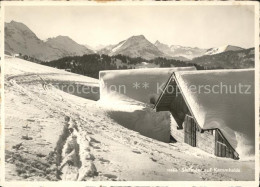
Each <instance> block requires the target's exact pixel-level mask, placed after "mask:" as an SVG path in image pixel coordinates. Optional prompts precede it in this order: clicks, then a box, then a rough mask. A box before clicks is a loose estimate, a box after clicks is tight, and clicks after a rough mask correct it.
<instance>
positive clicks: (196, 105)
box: [155, 69, 255, 155]
mask: <svg viewBox="0 0 260 187" xmlns="http://www.w3.org/2000/svg"><path fill="white" fill-rule="evenodd" d="M174 81H176V83H177V87H178V88H176V89H179V91H177V93H179V94H182V96H183V98H184V100H185V102H186V105H187V106H188V108H189V110H190V112H191V114H192V116H193V117H194V119H195V121H196V122H197V124H198V125H199V126H200V127H201V128H202V129H220V130H221V132H222V133H223V135H224V136H225V138H226V139H227V140H228V141H229V143H230V144H231V145H232V147H234V148H235V149H236V151H237V152H238V153H239V154H240V155H241V154H243V153H244V154H245V153H249V154H250V153H252V154H253V153H254V145H255V104H254V102H255V92H254V70H253V69H246V70H207V71H182V72H174V73H173V74H172V76H171V77H170V78H169V80H168V82H167V84H166V86H165V88H164V90H163V92H162V93H161V95H160V97H159V98H158V100H157V102H156V104H155V108H157V107H167V106H168V105H170V103H171V97H172V98H173V97H174V95H170V96H169V93H168V94H167V92H169V91H170V90H171V89H175V88H171V89H169V88H170V87H171V86H172V85H174V84H173V82H174Z"/></svg>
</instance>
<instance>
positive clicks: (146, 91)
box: [99, 66, 196, 103]
mask: <svg viewBox="0 0 260 187" xmlns="http://www.w3.org/2000/svg"><path fill="white" fill-rule="evenodd" d="M193 70H196V68H195V67H193V66H192V67H172V68H145V69H128V70H106V71H100V73H99V80H100V98H101V99H103V98H104V97H106V96H109V95H111V94H113V92H117V93H119V94H122V95H125V96H127V97H129V98H132V99H135V100H137V101H140V102H143V103H150V100H151V98H153V99H155V100H156V99H157V98H158V97H159V95H160V93H161V89H162V88H163V87H164V85H165V82H166V81H167V79H168V78H169V76H170V75H171V74H172V73H173V72H177V71H193Z"/></svg>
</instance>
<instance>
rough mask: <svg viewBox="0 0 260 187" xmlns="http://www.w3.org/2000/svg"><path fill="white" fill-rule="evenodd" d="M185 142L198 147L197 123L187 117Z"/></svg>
mask: <svg viewBox="0 0 260 187" xmlns="http://www.w3.org/2000/svg"><path fill="white" fill-rule="evenodd" d="M184 142H185V143H187V144H189V145H191V146H193V147H196V123H195V121H194V119H193V118H192V117H190V116H187V115H186V117H185V122H184Z"/></svg>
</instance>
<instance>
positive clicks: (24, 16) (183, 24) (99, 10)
mask: <svg viewBox="0 0 260 187" xmlns="http://www.w3.org/2000/svg"><path fill="white" fill-rule="evenodd" d="M11 20H15V21H18V22H22V23H24V24H26V25H27V26H28V27H29V28H30V29H31V30H32V31H33V32H34V33H35V34H36V35H37V36H38V37H39V38H40V39H42V40H45V39H47V38H49V37H55V36H58V35H64V36H69V37H71V38H72V39H73V40H75V41H76V42H78V43H80V44H87V45H90V46H97V45H99V44H102V45H107V44H116V43H118V42H120V41H122V40H125V39H126V38H128V37H130V36H132V35H140V34H143V35H144V36H145V37H146V38H147V39H148V40H149V41H151V42H155V41H156V40H159V41H160V42H163V43H166V44H168V45H183V46H192V47H202V48H210V47H218V46H223V45H226V44H231V45H237V46H241V47H245V48H249V47H253V46H254V7H253V6H147V5H146V6H119V5H117V6H111V5H110V6H109V5H105V6H104V5H102V6H81V7H79V6H74V7H68V6H66V7H58V6H55V7H50V6H45V7H42V6H41V7H33V6H31V7H18V6H17V7H16V6H12V7H6V9H5V21H6V22H10V21H11Z"/></svg>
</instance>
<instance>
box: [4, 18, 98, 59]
mask: <svg viewBox="0 0 260 187" xmlns="http://www.w3.org/2000/svg"><path fill="white" fill-rule="evenodd" d="M5 53H10V54H15V53H21V54H22V55H28V56H30V57H33V58H36V59H39V60H41V61H51V60H56V59H59V58H62V57H65V56H82V55H85V54H92V53H94V51H92V50H90V49H88V48H87V47H85V46H83V45H80V44H78V43H76V42H75V41H73V40H72V39H71V38H69V37H67V36H57V37H55V38H49V39H47V40H46V41H43V40H40V39H39V38H38V37H37V36H36V34H35V33H34V32H32V31H31V30H30V29H29V28H28V27H27V26H26V25H24V24H23V23H19V22H15V21H11V22H10V23H5Z"/></svg>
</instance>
